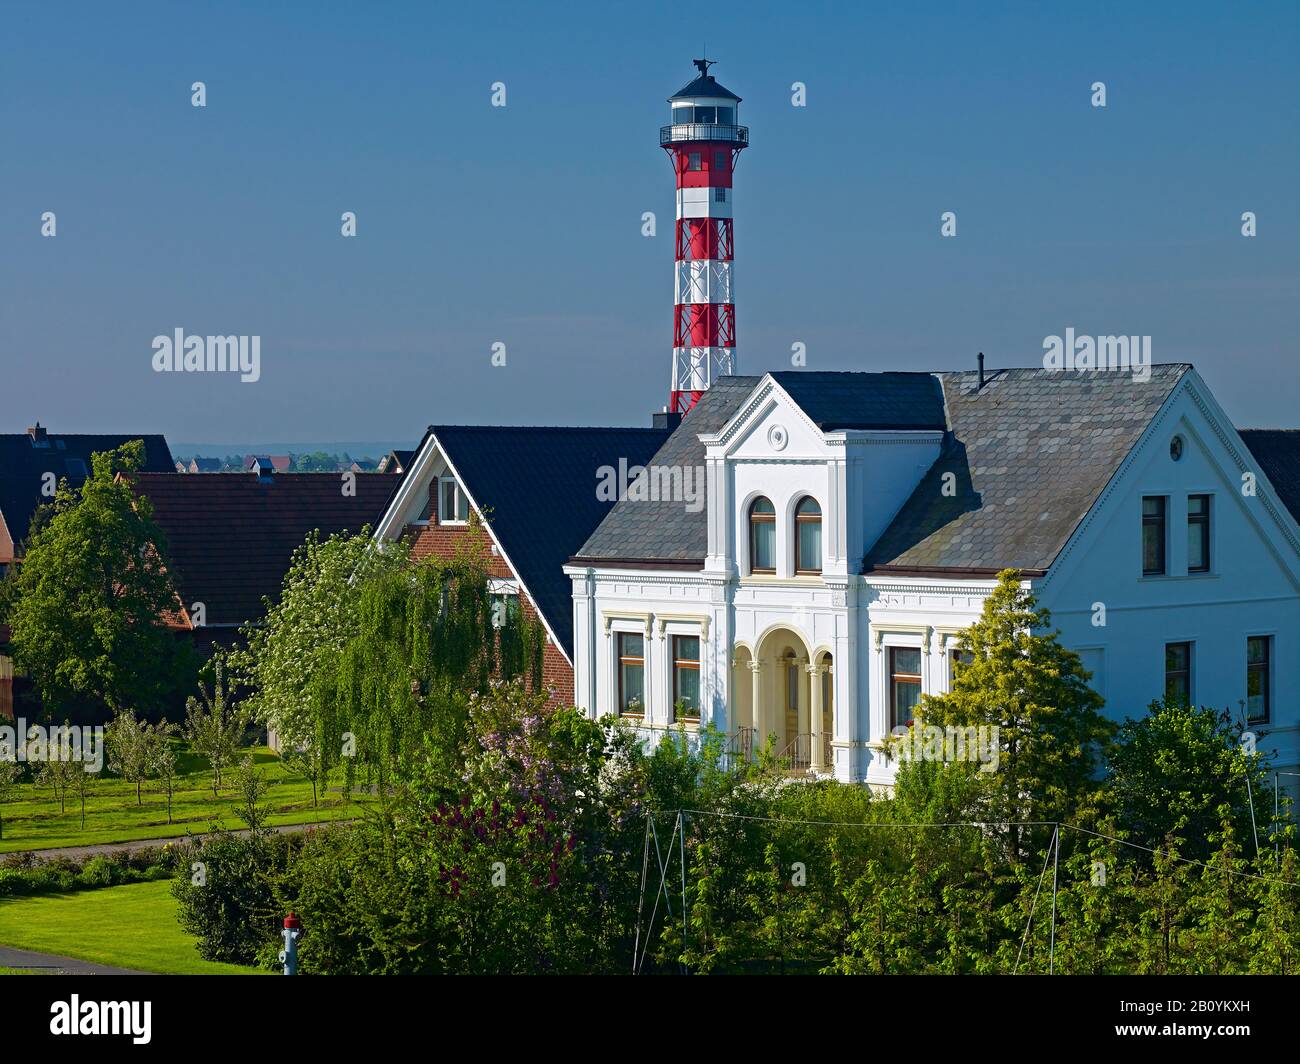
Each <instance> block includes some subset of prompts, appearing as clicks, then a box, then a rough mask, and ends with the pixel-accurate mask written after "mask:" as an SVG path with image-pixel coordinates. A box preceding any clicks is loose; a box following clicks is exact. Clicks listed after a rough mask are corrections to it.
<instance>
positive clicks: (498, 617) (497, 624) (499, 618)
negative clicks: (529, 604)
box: [491, 591, 519, 628]
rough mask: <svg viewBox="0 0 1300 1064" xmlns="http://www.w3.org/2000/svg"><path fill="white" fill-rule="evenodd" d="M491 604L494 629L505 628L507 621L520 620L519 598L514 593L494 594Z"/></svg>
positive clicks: (502, 592)
mask: <svg viewBox="0 0 1300 1064" xmlns="http://www.w3.org/2000/svg"><path fill="white" fill-rule="evenodd" d="M491 603H492V627H493V628H504V627H505V626H506V622H507V621H515V620H517V619H518V618H519V596H518V595H516V594H514V593H513V592H508V591H501V592H493V594H492V595H491Z"/></svg>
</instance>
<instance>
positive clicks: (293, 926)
mask: <svg viewBox="0 0 1300 1064" xmlns="http://www.w3.org/2000/svg"><path fill="white" fill-rule="evenodd" d="M284 926H285V930H287V931H289V930H292V931H296V930H297V929H298V928H300V927H302V921H301V920H299V919H298V917H297V916H296V915H294V913H293V912H292V911H291V912H290V913H289V915H288V916H286V917H285V918H284Z"/></svg>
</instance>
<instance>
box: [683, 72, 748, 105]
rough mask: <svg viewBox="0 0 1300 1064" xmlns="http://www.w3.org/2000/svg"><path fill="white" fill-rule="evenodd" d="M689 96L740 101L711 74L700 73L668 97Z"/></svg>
mask: <svg viewBox="0 0 1300 1064" xmlns="http://www.w3.org/2000/svg"><path fill="white" fill-rule="evenodd" d="M690 96H713V97H716V98H717V99H719V100H735V101H736V102H737V103H739V102H740V97H739V96H737V95H736V94H735V93H734V92H732V91H731V90H730V89H724V88H723V87H722V86H721V85H719V84H718V83H717V81H715V80H714V77H713V75H712V74H701V75H700V76H699V77H698V78H696V79H695V80H694V81H692V82H691V83H690V84H689V85H687V86H685V87H684V88H681V89H678V90H677V91H676V92H675V93H673V94H672V95H671V96H669V97H668V99H670V100H681V99H684V98H687V97H690Z"/></svg>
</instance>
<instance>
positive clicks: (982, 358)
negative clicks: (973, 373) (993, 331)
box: [979, 351, 984, 388]
mask: <svg viewBox="0 0 1300 1064" xmlns="http://www.w3.org/2000/svg"><path fill="white" fill-rule="evenodd" d="M979 363H980V388H983V387H984V352H983V351H981V352H980V357H979Z"/></svg>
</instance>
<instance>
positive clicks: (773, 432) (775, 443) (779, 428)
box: [767, 425, 790, 451]
mask: <svg viewBox="0 0 1300 1064" xmlns="http://www.w3.org/2000/svg"><path fill="white" fill-rule="evenodd" d="M767 442H768V443H770V444H771V445H772V450H774V451H784V450H785V445H786V444H787V443H789V442H790V434H789V433H788V432H786V431H785V426H784V425H773V426H772V427H771V428H770V429H768V430H767Z"/></svg>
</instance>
